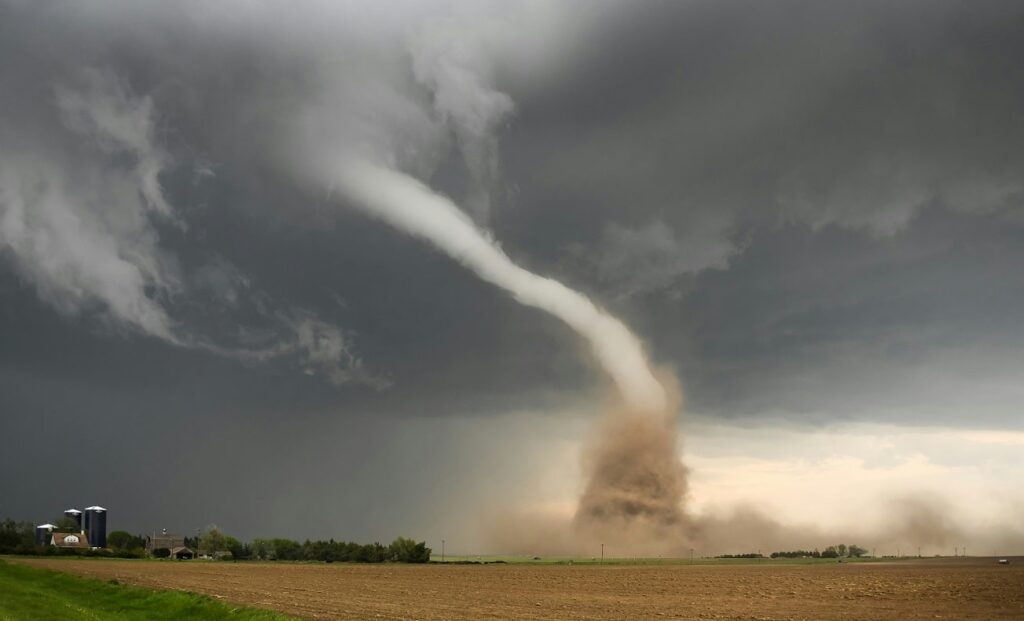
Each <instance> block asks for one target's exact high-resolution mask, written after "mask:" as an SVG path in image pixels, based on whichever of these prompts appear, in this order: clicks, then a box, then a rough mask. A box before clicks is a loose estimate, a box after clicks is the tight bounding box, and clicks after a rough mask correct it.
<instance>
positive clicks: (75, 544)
mask: <svg viewBox="0 0 1024 621" xmlns="http://www.w3.org/2000/svg"><path fill="white" fill-rule="evenodd" d="M50 545H54V546H57V547H58V548H84V549H88V548H89V538H88V537H87V536H86V534H85V533H53V538H52V539H50Z"/></svg>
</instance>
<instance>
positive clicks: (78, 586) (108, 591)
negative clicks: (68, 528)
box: [0, 560, 291, 621]
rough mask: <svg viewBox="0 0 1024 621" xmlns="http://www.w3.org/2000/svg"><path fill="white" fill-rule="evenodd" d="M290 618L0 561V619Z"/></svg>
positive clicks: (178, 593)
mask: <svg viewBox="0 0 1024 621" xmlns="http://www.w3.org/2000/svg"><path fill="white" fill-rule="evenodd" d="M290 618H291V617H286V616H283V615H280V614H277V613H274V612H270V611H265V610H259V609H256V608H244V607H238V606H233V605H231V604H225V603H222V602H219V601H216V600H213V599H211V598H209V597H206V596H205V595H198V594H195V593H186V592H182V591H150V590H148V589H142V588H139V587H131V586H124V585H121V584H117V583H113V582H101V581H99V580H92V579H88V578H79V577H77V576H72V575H70V574H63V573H59V572H55V571H48V570H45V569H36V568H34V567H26V566H24V565H17V564H13V563H7V562H4V561H3V560H0V621H8V620H11V621H14V620H19V621H20V620H22V619H31V620H32V621H36V620H43V621H45V620H48V619H100V620H105V619H114V620H127V619H209V620H216V619H235V620H246V621H248V620H259V621H271V620H283V619H290Z"/></svg>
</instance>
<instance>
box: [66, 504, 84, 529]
mask: <svg viewBox="0 0 1024 621" xmlns="http://www.w3.org/2000/svg"><path fill="white" fill-rule="evenodd" d="M64 515H66V516H67V517H69V518H71V519H72V520H74V521H75V528H77V529H78V530H79V531H81V530H82V512H81V511H79V510H78V509H68V510H66V511H64Z"/></svg>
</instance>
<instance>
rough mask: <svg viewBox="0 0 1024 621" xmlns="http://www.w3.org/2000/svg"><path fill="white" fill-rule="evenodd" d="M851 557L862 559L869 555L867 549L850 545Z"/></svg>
mask: <svg viewBox="0 0 1024 621" xmlns="http://www.w3.org/2000/svg"><path fill="white" fill-rule="evenodd" d="M849 553H850V556H854V557H858V558H859V557H861V556H864V555H865V554H867V553H868V551H867V548H862V547H860V546H859V545H856V544H850V550H849Z"/></svg>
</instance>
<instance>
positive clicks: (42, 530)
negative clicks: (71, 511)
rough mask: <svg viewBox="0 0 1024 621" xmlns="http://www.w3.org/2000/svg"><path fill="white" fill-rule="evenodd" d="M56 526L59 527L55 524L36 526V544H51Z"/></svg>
mask: <svg viewBox="0 0 1024 621" xmlns="http://www.w3.org/2000/svg"><path fill="white" fill-rule="evenodd" d="M55 528H57V527H56V526H54V525H53V524H40V525H39V526H36V545H37V546H47V545H50V537H52V536H53V529H55Z"/></svg>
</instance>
